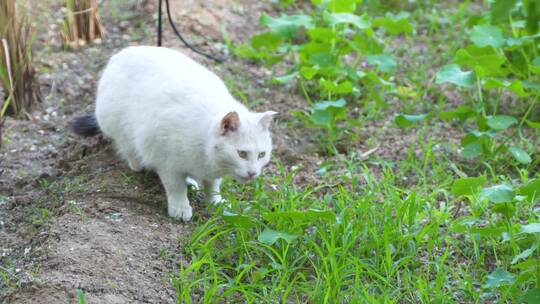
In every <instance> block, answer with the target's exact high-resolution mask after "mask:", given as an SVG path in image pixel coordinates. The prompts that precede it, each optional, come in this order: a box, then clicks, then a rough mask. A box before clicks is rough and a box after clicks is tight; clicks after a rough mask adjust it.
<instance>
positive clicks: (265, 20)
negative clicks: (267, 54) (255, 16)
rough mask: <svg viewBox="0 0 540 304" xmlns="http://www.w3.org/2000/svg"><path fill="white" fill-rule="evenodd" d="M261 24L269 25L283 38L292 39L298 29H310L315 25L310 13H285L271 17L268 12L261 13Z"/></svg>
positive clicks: (271, 29)
mask: <svg viewBox="0 0 540 304" xmlns="http://www.w3.org/2000/svg"><path fill="white" fill-rule="evenodd" d="M259 22H260V24H261V26H268V28H269V29H270V31H271V32H272V33H275V34H277V35H279V36H280V37H283V38H288V39H291V38H293V37H294V35H295V34H296V32H297V31H298V29H300V28H302V27H303V28H306V29H310V28H313V27H314V23H313V19H312V18H311V17H310V16H308V15H285V14H282V15H281V16H279V17H275V18H274V17H271V16H269V15H267V14H266V13H263V14H262V15H261V18H260V20H259Z"/></svg>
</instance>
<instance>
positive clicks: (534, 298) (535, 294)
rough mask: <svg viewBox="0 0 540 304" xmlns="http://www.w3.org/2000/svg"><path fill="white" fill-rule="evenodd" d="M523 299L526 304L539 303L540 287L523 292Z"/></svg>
mask: <svg viewBox="0 0 540 304" xmlns="http://www.w3.org/2000/svg"><path fill="white" fill-rule="evenodd" d="M523 300H525V303H527V304H538V303H540V288H531V289H529V290H527V292H525V295H524V296H523Z"/></svg>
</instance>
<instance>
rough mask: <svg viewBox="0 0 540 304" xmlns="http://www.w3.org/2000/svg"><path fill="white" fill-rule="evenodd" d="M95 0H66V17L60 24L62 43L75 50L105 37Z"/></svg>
mask: <svg viewBox="0 0 540 304" xmlns="http://www.w3.org/2000/svg"><path fill="white" fill-rule="evenodd" d="M97 8H98V6H97V2H96V1H95V0H66V11H67V15H66V17H65V19H64V22H63V23H62V36H63V38H64V43H65V45H66V46H69V47H70V48H72V49H77V48H79V47H80V46H83V45H85V44H86V43H91V42H94V41H95V40H96V39H100V38H103V37H104V36H105V29H104V28H103V26H102V25H101V20H100V17H99V15H98V10H97Z"/></svg>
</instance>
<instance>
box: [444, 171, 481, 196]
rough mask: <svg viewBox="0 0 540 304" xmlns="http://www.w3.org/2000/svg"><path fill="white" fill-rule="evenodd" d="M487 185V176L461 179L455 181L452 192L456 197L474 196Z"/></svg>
mask: <svg viewBox="0 0 540 304" xmlns="http://www.w3.org/2000/svg"><path fill="white" fill-rule="evenodd" d="M485 183H486V177H485V176H478V177H466V178H460V179H456V180H455V181H454V183H453V184H452V189H451V191H452V194H454V195H456V196H460V195H472V194H474V193H476V192H477V191H478V188H480V187H481V186H482V185H484V184H485Z"/></svg>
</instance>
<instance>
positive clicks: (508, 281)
mask: <svg viewBox="0 0 540 304" xmlns="http://www.w3.org/2000/svg"><path fill="white" fill-rule="evenodd" d="M515 281H516V276H515V275H514V274H512V273H510V272H508V271H506V270H504V269H500V268H499V269H495V270H494V271H493V272H492V273H490V274H489V275H488V276H487V282H486V284H484V287H485V288H498V287H501V286H504V285H512V284H514V282H515Z"/></svg>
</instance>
